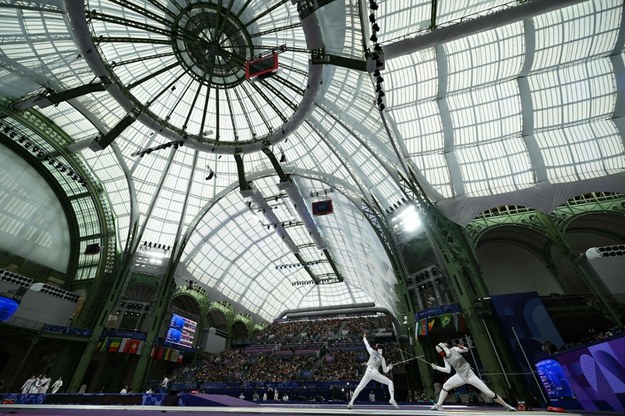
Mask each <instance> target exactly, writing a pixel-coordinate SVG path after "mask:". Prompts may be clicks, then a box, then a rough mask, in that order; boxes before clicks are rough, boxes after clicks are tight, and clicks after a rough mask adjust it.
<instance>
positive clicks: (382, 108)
mask: <svg viewBox="0 0 625 416" xmlns="http://www.w3.org/2000/svg"><path fill="white" fill-rule="evenodd" d="M378 108H379V109H380V111H382V110H384V109H385V108H386V106H385V105H384V103H382V104H380V105H379V106H378Z"/></svg>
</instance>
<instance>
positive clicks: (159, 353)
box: [156, 347, 166, 360]
mask: <svg viewBox="0 0 625 416" xmlns="http://www.w3.org/2000/svg"><path fill="white" fill-rule="evenodd" d="M165 350H166V348H163V347H160V348H159V349H158V351H157V352H156V359H157V360H162V359H163V355H164V354H165Z"/></svg>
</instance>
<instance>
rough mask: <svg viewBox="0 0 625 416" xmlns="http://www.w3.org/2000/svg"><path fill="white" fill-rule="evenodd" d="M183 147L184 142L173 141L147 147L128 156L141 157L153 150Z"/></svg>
mask: <svg viewBox="0 0 625 416" xmlns="http://www.w3.org/2000/svg"><path fill="white" fill-rule="evenodd" d="M183 145H184V141H183V140H174V141H171V142H167V143H163V144H161V145H158V146H154V147H148V148H146V149H142V150H137V151H136V152H133V153H131V154H130V156H139V157H143V156H145V155H149V154H150V153H152V152H153V151H155V150H163V149H168V148H170V147H173V148H174V149H178V148H179V147H182V146H183Z"/></svg>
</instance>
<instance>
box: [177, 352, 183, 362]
mask: <svg viewBox="0 0 625 416" xmlns="http://www.w3.org/2000/svg"><path fill="white" fill-rule="evenodd" d="M183 358H184V357H183V356H182V354H178V363H182V359H183Z"/></svg>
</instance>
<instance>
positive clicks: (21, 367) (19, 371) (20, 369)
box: [8, 334, 39, 391]
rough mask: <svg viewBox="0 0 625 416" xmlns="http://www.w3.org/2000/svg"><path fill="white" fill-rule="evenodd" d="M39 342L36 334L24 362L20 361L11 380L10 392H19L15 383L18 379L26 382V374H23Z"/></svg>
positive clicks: (25, 354)
mask: <svg viewBox="0 0 625 416" xmlns="http://www.w3.org/2000/svg"><path fill="white" fill-rule="evenodd" d="M38 342H39V334H36V335H34V336H33V337H32V338H31V340H30V345H29V346H28V349H27V350H26V352H25V353H24V355H23V356H22V361H20V365H19V366H18V367H17V369H16V370H15V372H14V373H13V376H12V377H11V380H9V385H8V388H9V391H17V390H16V388H17V387H16V384H15V383H17V378H18V377H22V378H24V380H26V378H27V377H24V376H25V374H23V372H24V366H25V365H26V363H27V362H28V361H30V359H31V357H30V354H31V353H32V352H33V349H34V348H35V345H37V343H38Z"/></svg>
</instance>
